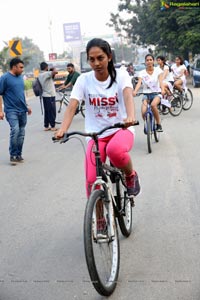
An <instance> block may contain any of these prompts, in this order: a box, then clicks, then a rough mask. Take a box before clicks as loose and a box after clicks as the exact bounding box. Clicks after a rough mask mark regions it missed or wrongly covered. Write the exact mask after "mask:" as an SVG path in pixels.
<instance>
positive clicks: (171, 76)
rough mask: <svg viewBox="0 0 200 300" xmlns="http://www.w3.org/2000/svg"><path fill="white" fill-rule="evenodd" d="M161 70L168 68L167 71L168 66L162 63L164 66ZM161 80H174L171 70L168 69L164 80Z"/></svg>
mask: <svg viewBox="0 0 200 300" xmlns="http://www.w3.org/2000/svg"><path fill="white" fill-rule="evenodd" d="M158 68H160V67H158ZM161 70H162V71H163V72H164V71H165V70H168V71H169V66H167V65H164V68H163V69H161ZM163 81H165V82H168V81H174V76H173V72H172V71H171V72H170V71H169V72H168V74H167V76H166V77H165V78H164V80H163Z"/></svg>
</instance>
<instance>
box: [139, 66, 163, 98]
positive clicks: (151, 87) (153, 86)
mask: <svg viewBox="0 0 200 300" xmlns="http://www.w3.org/2000/svg"><path fill="white" fill-rule="evenodd" d="M162 72H163V71H162V70H161V69H160V68H154V70H153V73H152V74H151V75H150V74H148V73H147V71H146V70H142V71H140V73H139V76H138V77H139V78H142V83H143V93H145V94H150V93H153V92H155V93H158V92H160V91H161V89H160V83H159V79H158V77H159V75H160V74H161V73H162Z"/></svg>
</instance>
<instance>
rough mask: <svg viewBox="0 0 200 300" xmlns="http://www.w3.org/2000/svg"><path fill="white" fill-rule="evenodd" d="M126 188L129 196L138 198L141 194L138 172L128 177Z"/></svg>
mask: <svg viewBox="0 0 200 300" xmlns="http://www.w3.org/2000/svg"><path fill="white" fill-rule="evenodd" d="M126 186H127V192H128V195H129V196H137V195H138V194H139V193H140V189H141V188H140V180H139V177H138V175H137V173H136V172H135V174H131V175H129V176H126Z"/></svg>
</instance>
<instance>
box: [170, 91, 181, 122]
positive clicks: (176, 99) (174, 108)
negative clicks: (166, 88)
mask: <svg viewBox="0 0 200 300" xmlns="http://www.w3.org/2000/svg"><path fill="white" fill-rule="evenodd" d="M172 97H173V98H172V99H171V101H170V102H171V107H170V109H169V112H170V114H171V115H172V116H174V117H176V116H179V115H180V113H181V112H182V109H183V98H182V96H181V95H180V94H179V93H177V92H174V93H173V94H172Z"/></svg>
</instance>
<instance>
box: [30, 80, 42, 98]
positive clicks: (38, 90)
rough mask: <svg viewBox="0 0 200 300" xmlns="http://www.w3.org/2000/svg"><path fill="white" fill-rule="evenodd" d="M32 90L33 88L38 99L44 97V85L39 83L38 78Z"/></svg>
mask: <svg viewBox="0 0 200 300" xmlns="http://www.w3.org/2000/svg"><path fill="white" fill-rule="evenodd" d="M32 88H33V92H34V94H35V96H36V97H38V96H42V92H43V90H42V85H41V83H40V81H39V79H38V78H36V79H35V80H34V81H33V83H32Z"/></svg>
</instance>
